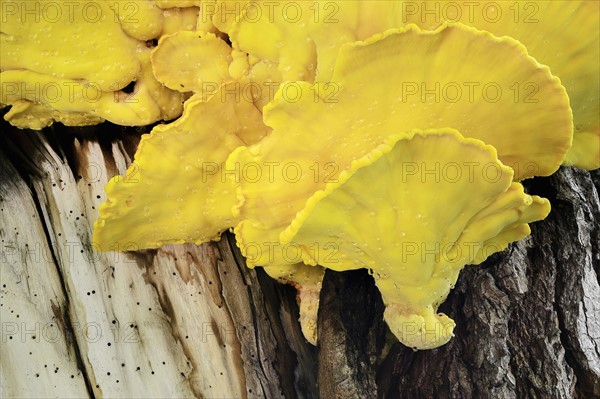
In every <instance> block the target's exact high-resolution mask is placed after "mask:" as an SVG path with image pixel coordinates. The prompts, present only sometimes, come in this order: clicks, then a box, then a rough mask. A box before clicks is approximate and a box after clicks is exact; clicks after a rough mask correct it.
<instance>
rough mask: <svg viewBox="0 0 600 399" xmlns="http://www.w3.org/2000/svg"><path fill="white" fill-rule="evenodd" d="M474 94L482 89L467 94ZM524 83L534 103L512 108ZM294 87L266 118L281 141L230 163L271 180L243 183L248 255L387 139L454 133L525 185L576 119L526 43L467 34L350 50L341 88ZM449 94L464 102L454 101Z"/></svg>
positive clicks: (555, 154)
mask: <svg viewBox="0 0 600 399" xmlns="http://www.w3.org/2000/svg"><path fill="white" fill-rule="evenodd" d="M454 54H461V57H460V58H456V57H454ZM408 59H410V62H408V61H407V60H408ZM506 60H510V62H505V64H506V65H504V67H503V68H497V67H496V65H498V63H500V62H503V61H506ZM469 82H471V83H473V84H474V85H476V86H477V89H475V86H474V85H473V86H472V87H471V88H472V89H473V90H470V89H468V88H467V86H469V85H470V83H469ZM515 83H516V84H518V85H525V84H528V83H531V84H535V85H536V87H537V88H538V89H539V98H538V99H537V101H535V102H527V101H525V100H524V99H523V98H521V99H520V100H519V101H515V99H514V97H513V94H512V93H511V92H510V86H512V85H514V84H515ZM295 84H296V85H297V87H298V89H297V92H299V93H301V94H302V95H301V96H299V97H298V98H296V99H294V101H289V97H286V92H285V90H284V88H282V89H280V90H279V91H278V92H277V94H276V97H275V100H274V101H273V102H272V103H270V104H269V105H268V106H266V107H265V108H264V110H263V113H264V120H265V123H266V124H267V125H268V126H270V127H272V128H273V132H272V133H271V134H270V135H269V136H268V137H266V138H265V139H264V140H262V141H260V142H259V143H257V144H255V145H254V146H252V147H248V148H239V149H237V150H236V151H235V152H234V153H232V155H231V156H230V157H229V159H228V164H229V168H233V167H238V168H241V169H244V167H245V166H246V165H255V164H256V165H259V169H260V170H262V171H265V173H262V175H261V176H260V177H259V178H258V179H253V180H249V179H245V180H244V179H243V180H242V181H241V182H240V189H239V190H240V193H241V195H242V196H243V197H244V199H245V201H244V203H243V206H242V207H241V209H240V212H241V214H242V218H243V221H242V222H241V223H240V224H239V225H238V226H237V227H236V229H235V232H236V236H237V239H238V244H239V246H240V248H241V250H242V253H244V254H247V250H248V248H249V247H250V246H249V244H250V243H261V242H267V243H269V242H272V241H277V237H278V235H279V233H280V232H281V231H282V230H283V229H285V228H286V227H287V226H288V225H289V223H290V222H291V220H292V219H293V218H294V216H295V214H296V212H298V211H300V210H302V208H303V207H304V205H305V202H306V199H307V198H308V197H309V196H310V195H312V194H313V193H314V192H315V191H317V190H319V189H322V188H323V187H324V185H325V183H327V181H328V180H329V181H332V180H335V179H336V178H337V177H338V176H339V173H340V172H342V171H344V170H347V169H348V168H349V166H350V164H351V162H352V161H354V160H355V159H357V158H360V157H362V156H364V155H365V154H367V153H368V152H369V151H370V150H371V149H372V148H373V147H374V146H377V145H379V144H380V143H382V142H384V141H385V140H386V138H387V137H388V136H389V135H390V134H393V133H396V132H399V131H407V130H410V129H414V128H420V129H427V128H444V127H451V128H456V129H457V130H459V131H460V132H461V133H462V134H463V135H464V136H465V137H474V138H478V139H480V140H482V141H483V142H485V143H486V144H491V145H493V146H494V147H495V148H496V150H497V151H498V158H499V159H500V160H501V161H502V162H503V163H504V164H506V165H508V166H511V167H513V169H514V170H515V179H518V180H521V179H524V178H527V177H532V176H534V175H548V174H551V173H553V172H554V171H556V169H557V168H558V167H559V165H560V163H561V162H562V160H563V158H564V155H565V153H566V151H567V149H568V148H569V145H570V143H571V137H572V117H571V112H570V108H569V103H568V98H567V95H566V93H565V90H564V88H563V87H562V86H561V85H560V82H559V80H558V79H557V78H555V77H554V76H552V75H551V74H550V72H549V70H548V68H546V67H544V66H542V65H540V64H538V63H537V62H536V61H535V60H534V59H532V58H531V57H529V56H528V55H527V52H526V51H525V49H524V48H523V47H522V46H521V45H520V44H519V43H518V42H516V41H514V40H512V39H510V38H501V39H499V38H496V37H494V36H492V35H490V34H489V33H486V32H481V31H477V30H474V29H472V28H468V27H465V26H463V25H449V26H443V27H441V28H439V29H438V30H436V31H421V30H420V29H419V28H417V27H415V26H409V27H407V28H404V29H399V30H391V31H388V32H386V33H385V34H383V35H377V36H375V37H373V38H372V39H369V40H368V41H365V42H357V43H353V44H349V45H345V46H342V48H341V50H340V52H339V56H338V58H337V64H336V68H335V71H334V74H333V80H332V82H329V83H318V84H315V85H311V84H309V83H306V82H297V83H295ZM485 85H488V89H486V88H485ZM443 87H449V88H453V89H456V90H463V91H460V92H457V91H453V94H452V97H451V98H449V97H447V96H444V95H443V94H442V93H443V89H442V88H443ZM492 87H493V88H494V89H489V88H492ZM436 88H438V89H439V91H438V90H437V89H436ZM426 90H429V92H426ZM448 90H449V91H448V93H450V89H448ZM488 90H489V92H488ZM492 92H493V93H494V94H493V96H494V97H493V98H492V97H491V96H492ZM501 93H502V94H501ZM449 95H450V94H448V96H449ZM540 143H544V144H543V145H540ZM274 166H275V167H277V168H278V169H277V170H275V171H274V173H272V174H271V173H266V172H267V171H269V170H272V169H273V167H274ZM291 166H293V168H290V167H291ZM286 168H287V169H286ZM290 173H293V175H291V176H290V175H289V174H290ZM296 174H297V176H296ZM260 252H261V254H262V255H263V256H262V257H258V256H255V257H253V258H252V259H249V263H250V264H259V265H281V264H285V263H286V259H285V257H284V256H283V255H281V254H279V255H278V254H276V255H275V256H272V255H271V254H270V252H269V250H268V248H266V247H263V249H262V251H260ZM267 254H268V256H267ZM287 263H294V262H287Z"/></svg>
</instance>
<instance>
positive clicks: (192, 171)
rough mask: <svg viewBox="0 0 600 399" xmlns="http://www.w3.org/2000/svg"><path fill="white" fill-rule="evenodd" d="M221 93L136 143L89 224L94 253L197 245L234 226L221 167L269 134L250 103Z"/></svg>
mask: <svg viewBox="0 0 600 399" xmlns="http://www.w3.org/2000/svg"><path fill="white" fill-rule="evenodd" d="M228 91H229V92H230V91H231V88H230V87H228V86H227V85H224V86H222V87H221V89H220V90H219V91H218V92H217V93H215V94H214V95H212V96H211V97H210V98H209V99H208V100H207V101H206V102H204V101H202V99H199V98H196V97H192V98H191V99H190V100H188V101H187V102H186V107H185V111H184V114H183V117H181V118H180V119H178V120H177V121H175V122H173V123H171V124H168V125H159V126H156V127H155V128H154V129H153V130H152V132H151V133H150V134H147V135H144V136H143V137H142V140H141V142H140V144H139V147H138V150H137V153H136V159H135V162H134V163H133V164H132V165H131V166H130V167H129V168H128V170H127V174H126V175H125V177H124V178H123V177H121V176H116V177H114V178H113V179H112V180H111V181H110V182H109V183H108V184H107V186H106V194H107V201H106V202H105V203H104V204H103V205H102V206H101V207H100V208H99V212H100V216H99V218H98V220H97V221H96V223H95V225H94V244H95V247H96V249H97V250H102V251H119V250H124V248H129V249H131V248H135V249H142V248H156V247H159V246H161V245H165V244H172V243H184V242H192V243H196V244H200V243H203V242H207V241H210V240H214V239H217V238H218V237H219V235H220V232H221V231H223V230H226V229H227V228H229V227H230V226H232V225H234V224H235V223H236V219H235V216H234V213H233V212H234V207H235V206H236V205H237V202H238V197H237V194H236V187H235V185H233V184H232V183H231V181H230V180H229V179H227V178H226V177H225V176H224V175H223V174H222V164H224V162H225V160H226V158H227V156H228V155H229V153H230V152H231V151H232V150H233V149H234V148H236V147H239V146H241V145H247V144H251V143H254V142H256V141H258V140H260V139H261V138H262V137H263V136H264V135H265V134H266V133H267V132H268V129H267V128H266V127H265V126H264V125H263V124H262V121H261V118H260V112H259V111H258V109H256V108H255V107H254V105H253V104H252V103H248V102H236V101H227V102H223V98H225V97H224V93H226V92H228ZM215 131H218V132H219V134H218V135H215V134H214V132H215ZM191 148H193V149H194V150H193V151H190V149H191Z"/></svg>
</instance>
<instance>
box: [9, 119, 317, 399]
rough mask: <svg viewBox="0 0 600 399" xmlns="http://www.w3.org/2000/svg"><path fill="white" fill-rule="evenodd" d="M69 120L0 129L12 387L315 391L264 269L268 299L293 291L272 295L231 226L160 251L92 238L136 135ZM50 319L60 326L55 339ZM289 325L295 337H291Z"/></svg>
mask: <svg viewBox="0 0 600 399" xmlns="http://www.w3.org/2000/svg"><path fill="white" fill-rule="evenodd" d="M73 130H74V131H73ZM73 130H72V131H71V132H69V131H67V132H60V131H58V132H57V131H50V132H47V133H46V134H45V135H44V134H41V135H40V134H39V133H29V132H22V131H9V132H6V133H5V136H3V140H4V143H3V146H2V147H1V148H2V149H3V151H2V152H3V154H2V155H0V156H1V157H2V162H1V163H0V164H1V165H3V168H2V170H1V175H2V180H1V181H2V185H1V186H0V187H1V191H0V192H1V193H2V194H1V195H2V205H1V208H2V212H0V226H2V230H1V233H0V236H1V238H2V240H3V241H2V253H1V256H2V284H3V285H5V286H3V287H2V302H1V303H2V308H1V311H2V313H0V317H1V320H2V326H3V330H2V333H3V334H2V338H3V341H2V347H3V350H2V353H3V355H2V361H1V362H0V364H1V367H2V389H3V393H5V394H6V395H8V396H25V397H27V396H36V397H66V396H70V397H82V396H86V395H88V394H89V395H90V396H106V397H134V396H135V397H221V398H231V397H280V396H282V395H283V394H285V396H288V397H289V396H292V395H295V392H305V393H306V395H307V396H308V397H311V396H313V395H311V393H310V392H311V389H312V390H313V391H314V375H313V374H311V373H308V372H307V371H306V370H310V367H307V366H306V364H308V363H310V362H313V363H314V359H315V355H314V351H312V352H311V351H310V349H308V350H307V348H308V347H309V345H307V344H306V343H305V342H304V340H303V339H302V340H301V339H300V338H301V337H302V335H301V333H300V329H299V326H298V324H297V317H298V315H297V309H295V303H294V294H293V292H292V290H290V289H288V290H285V289H282V288H281V287H277V284H276V283H275V282H274V281H271V280H268V279H267V278H265V277H263V278H262V279H261V280H262V281H263V284H264V285H265V286H266V288H267V289H268V290H270V291H271V294H270V298H271V301H272V302H273V303H275V302H276V301H279V302H282V303H284V304H285V306H283V308H282V309H279V308H276V307H273V306H271V305H269V306H267V305H266V304H265V303H264V301H263V300H262V290H261V288H260V283H259V279H258V277H257V274H256V272H255V271H252V270H247V269H246V268H245V267H242V263H241V262H242V259H241V258H240V257H239V253H237V254H235V255H234V250H235V249H234V247H232V245H234V244H233V243H232V242H230V241H229V240H228V239H227V238H224V239H222V240H221V242H219V243H210V244H206V245H202V246H195V245H180V246H166V247H164V248H161V249H160V250H155V251H139V252H137V251H130V252H127V253H122V252H109V253H103V254H100V253H97V252H95V251H94V250H93V248H92V247H91V244H90V238H91V227H92V223H93V221H94V220H95V218H96V217H97V207H98V205H99V204H100V203H101V202H102V201H103V199H104V193H103V187H104V185H105V184H106V182H107V180H108V179H109V178H110V177H112V176H113V175H115V174H117V173H121V174H122V173H124V170H125V168H126V166H127V164H129V163H130V162H131V158H130V155H131V153H132V151H133V150H134V148H135V143H133V145H131V144H132V143H131V142H129V143H127V140H123V141H121V140H115V141H112V142H111V140H108V141H107V140H100V141H99V140H97V139H96V138H95V137H94V136H93V134H94V133H96V132H97V129H95V128H90V129H79V130H77V129H73ZM65 133H67V134H69V133H71V134H72V133H75V134H76V136H77V137H73V136H71V137H70V138H68V137H64V136H61V135H64V134H65ZM55 135H56V136H59V137H55ZM123 139H125V137H124V138H123ZM133 141H134V142H135V140H133ZM51 143H53V144H54V145H51ZM125 147H129V151H130V153H129V154H128V153H127V151H126V150H125ZM11 148H12V149H15V151H16V150H17V149H18V148H24V149H25V150H26V151H25V152H24V153H23V154H21V156H26V157H27V159H29V160H30V161H32V162H31V163H30V164H29V166H26V165H25V164H22V163H21V162H22V161H24V159H23V158H22V157H21V156H19V155H18V154H16V153H12V154H7V153H6V150H10V149H11ZM15 164H16V166H18V167H17V168H15V167H14V166H13V165H15ZM19 168H20V171H19V170H18V169H19ZM19 172H20V173H19ZM21 174H22V175H24V176H25V178H26V179H28V184H26V183H25V182H24V181H23V178H22V177H21ZM28 186H29V187H31V189H29V188H28ZM122 249H124V250H134V249H136V246H135V243H131V245H130V246H128V247H127V248H122ZM235 256H238V259H237V260H236V259H235ZM38 294H39V295H38ZM34 295H35V296H34ZM290 309H291V312H292V313H291V314H293V311H294V310H295V312H296V313H295V314H293V315H291V314H290ZM17 318H18V319H17ZM282 320H283V321H282ZM19 321H20V323H21V324H19ZM48 325H52V326H58V327H59V328H60V331H57V332H56V333H55V336H56V335H58V338H57V341H56V342H54V341H49V337H48V336H47V335H48V332H46V330H45V329H49V328H50V327H47V326H48ZM284 325H285V327H284ZM44 328H45V329H44ZM34 329H37V330H35V331H38V332H37V334H36V333H35V332H33V333H31V331H34ZM40 332H41V334H40ZM288 337H289V338H290V340H292V341H297V342H298V343H297V344H296V345H293V346H292V347H293V349H291V348H290V347H289V346H288V345H287V339H288ZM28 352H31V353H32V355H28ZM27 356H29V357H27ZM294 364H295V366H294ZM44 365H47V367H44ZM294 369H297V371H296V373H291V371H292V370H294ZM55 370H56V371H57V372H56V373H55ZM71 375H74V377H73V378H71V377H70V376H71ZM310 378H313V380H312V382H311V381H308V380H309V379H310ZM63 379H64V380H65V381H66V382H67V383H68V385H65V382H63ZM69 387H70V388H69ZM86 387H87V388H86ZM311 387H312V388H311Z"/></svg>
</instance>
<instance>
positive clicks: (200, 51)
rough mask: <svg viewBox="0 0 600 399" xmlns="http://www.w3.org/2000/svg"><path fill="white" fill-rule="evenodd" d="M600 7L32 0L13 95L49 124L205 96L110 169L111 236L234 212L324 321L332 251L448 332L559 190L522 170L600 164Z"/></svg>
mask: <svg viewBox="0 0 600 399" xmlns="http://www.w3.org/2000/svg"><path fill="white" fill-rule="evenodd" d="M477 7H480V8H481V9H477ZM599 7H600V5H599V4H598V2H586V1H572V2H566V1H532V2H526V3H522V2H515V3H514V4H513V3H510V4H508V3H506V4H505V3H502V2H499V3H498V2H490V3H484V4H474V3H473V2H466V1H465V2H463V1H458V2H450V1H439V2H437V1H436V2H427V4H425V2H406V1H379V0H376V1H375V0H374V1H354V0H348V1H343V2H336V1H311V2H292V1H284V2H270V1H254V0H239V1H236V0H133V1H127V2H120V1H117V2H104V1H100V2H98V1H83V2H77V3H76V4H75V3H74V2H69V1H62V0H61V1H51V0H31V1H30V0H18V1H11V2H7V3H6V4H4V3H3V6H2V8H1V10H0V11H1V15H0V19H1V20H2V26H1V27H0V84H1V88H2V90H1V91H0V107H3V106H11V108H10V109H9V110H8V111H7V112H6V113H5V115H4V118H5V119H6V120H8V121H9V122H10V123H12V124H13V125H16V126H18V127H22V128H31V129H41V128H43V127H45V126H48V125H50V124H52V123H53V122H55V121H60V122H62V123H63V124H65V125H73V126H78V125H88V124H96V123H100V122H102V121H104V120H108V121H111V122H114V123H117V124H121V125H147V124H150V123H154V122H156V121H159V120H170V119H174V118H176V117H178V116H179V115H181V114H182V112H183V114H182V115H181V117H180V118H179V119H178V120H176V121H175V122H172V123H170V124H166V125H159V126H156V127H155V128H154V129H153V130H152V132H151V133H150V134H148V135H144V136H143V137H142V139H141V142H140V145H139V147H138V150H137V153H136V155H135V161H134V163H133V164H132V165H131V166H130V167H129V168H128V170H127V173H126V175H125V176H124V177H120V176H117V177H115V178H113V179H112V180H111V181H110V182H109V183H108V185H107V186H106V192H107V198H108V199H107V201H106V203H105V204H103V205H102V206H101V207H100V209H99V214H100V215H99V218H98V220H97V221H96V223H95V225H94V237H93V239H94V243H95V245H96V249H98V250H102V251H108V250H131V249H142V248H154V247H158V246H161V245H164V244H169V243H183V242H192V243H196V244H199V243H202V242H206V241H209V240H212V239H218V238H219V235H220V233H221V232H222V231H224V230H226V229H228V228H232V227H233V228H234V233H235V235H236V239H237V242H238V245H239V246H240V248H241V251H242V253H243V254H244V255H245V256H246V258H247V265H248V267H254V266H263V267H264V268H265V271H266V272H267V273H268V274H269V275H270V276H271V277H273V278H276V279H278V280H279V281H282V282H285V283H288V284H291V285H293V286H294V287H296V288H297V290H298V296H297V299H298V301H299V305H300V323H301V326H302V331H303V333H304V335H305V337H306V338H307V340H308V341H309V342H311V343H313V344H315V343H316V342H317V331H316V325H317V323H316V321H317V310H318V301H319V291H320V289H321V281H322V279H323V275H324V268H329V269H332V270H349V269H357V268H367V269H369V270H371V271H372V274H373V276H374V278H375V282H376V284H377V286H378V287H379V289H380V291H381V293H382V296H383V300H384V302H385V304H386V310H385V314H384V317H385V319H386V321H387V323H388V325H389V326H390V328H391V330H392V332H393V333H394V334H395V335H396V336H397V337H398V339H399V340H400V341H401V342H403V343H405V344H406V345H409V346H411V347H414V348H419V349H426V348H433V347H436V346H439V345H442V344H443V343H445V342H447V341H448V340H449V339H450V337H451V336H452V329H453V326H454V322H453V321H452V320H451V319H450V318H448V317H447V316H445V315H441V314H437V313H436V312H437V308H438V305H439V304H440V303H441V302H442V301H443V300H444V299H445V298H446V296H447V294H448V292H449V290H450V289H451V287H452V285H453V284H454V283H455V281H456V279H457V277H458V273H459V271H460V270H461V269H462V268H463V267H464V265H466V264H477V263H481V262H483V261H484V260H485V259H486V258H487V257H488V256H489V255H490V254H491V253H493V252H497V251H500V250H502V249H504V248H505V247H506V246H507V245H508V244H509V243H510V242H512V241H516V240H519V239H521V238H523V237H525V236H526V235H527V234H529V226H528V223H529V222H532V221H536V220H540V219H543V218H544V217H545V216H546V214H547V213H548V212H549V204H548V201H546V200H544V199H541V198H539V197H535V196H529V195H527V194H525V193H524V191H523V187H522V186H521V184H520V183H518V181H520V180H522V179H526V178H529V177H533V176H546V175H550V174H552V173H553V172H555V171H556V170H557V168H558V167H559V166H560V165H561V164H563V163H564V164H568V165H576V166H580V167H585V168H596V167H599V166H600V149H599V148H598V147H599V146H600V131H599V125H600V122H599V120H600V116H599V114H600V112H599V108H600V100H599V97H600V96H599V92H600V73H599V70H600V42H599V41H600V34H599V25H600V22H599V14H600V12H599V11H600V10H599ZM484 9H485V10H484ZM27 10H29V11H27ZM431 10H433V12H432V11H431ZM436 10H437V11H436ZM24 11H25V12H24ZM572 26H576V27H577V29H573V28H572ZM229 43H231V45H230V44H229ZM559 79H561V80H559ZM563 85H564V87H563ZM184 100H186V101H185V103H184Z"/></svg>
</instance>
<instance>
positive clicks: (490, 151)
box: [281, 129, 550, 349]
mask: <svg viewBox="0 0 600 399" xmlns="http://www.w3.org/2000/svg"><path fill="white" fill-rule="evenodd" d="M467 159H468V160H469V163H468V165H465V160H467ZM415 168H416V169H415ZM492 169H493V170H494V172H491V170H492ZM423 171H427V173H423ZM432 172H433V173H432ZM512 178H513V171H512V169H511V168H509V167H507V166H504V165H502V163H500V162H499V161H498V160H497V157H496V151H495V149H494V148H493V147H492V146H489V145H485V144H484V143H482V142H481V141H479V140H474V139H465V138H463V137H462V136H461V135H460V134H459V133H458V132H456V131H452V130H449V129H446V130H440V131H426V132H411V133H410V134H399V135H394V136H391V137H390V139H389V140H388V142H387V143H385V144H383V145H381V146H379V147H377V148H376V149H375V150H373V151H372V152H371V153H369V154H367V155H366V156H365V157H363V158H361V159H359V160H356V161H354V162H353V163H352V166H351V168H350V169H349V170H348V171H345V172H342V173H341V174H340V176H339V179H338V181H336V182H334V183H329V184H328V185H327V186H326V187H325V189H324V190H322V191H318V192H317V193H315V194H314V195H313V196H312V197H311V198H309V200H308V201H307V204H306V207H305V208H304V209H303V210H302V211H301V212H299V213H298V215H297V216H296V218H295V219H294V220H293V221H292V223H291V225H290V227H288V228H287V229H286V230H285V231H284V232H283V233H282V234H281V242H282V244H288V243H291V242H294V243H296V244H298V245H300V246H305V247H308V246H311V247H316V248H317V250H313V251H306V252H305V254H304V255H305V258H304V261H305V263H307V264H312V265H316V264H319V265H321V266H323V267H326V268H329V269H333V270H337V271H343V270H351V269H358V268H367V269H370V270H371V271H372V274H373V277H374V278H375V283H376V284H377V287H378V288H379V290H380V292H381V295H382V297H383V301H384V303H385V305H386V310H385V313H384V318H385V320H386V321H387V323H388V325H389V326H390V329H391V330H392V332H393V333H394V334H395V335H396V337H398V339H399V340H400V342H402V343H404V344H405V345H407V346H410V347H413V348H416V349H430V348H435V347H437V346H440V345H442V344H444V343H446V342H447V341H448V340H449V339H450V338H451V337H452V330H453V327H454V323H453V322H452V320H451V319H449V318H448V317H447V316H446V315H443V314H436V313H435V312H436V309H437V306H438V305H439V304H440V303H441V302H443V301H444V299H445V298H446V296H447V295H448V292H449V291H450V288H451V287H452V286H453V285H454V284H455V282H456V280H457V278H458V273H459V271H460V270H461V269H462V268H463V267H464V265H466V264H468V263H473V262H474V261H475V260H477V261H482V260H483V259H484V258H485V257H487V256H489V255H490V254H492V253H494V252H497V251H500V250H502V249H504V248H505V247H506V244H507V242H506V241H505V238H506V236H502V237H498V236H499V235H502V232H503V231H505V230H506V229H507V230H509V231H511V232H515V231H516V230H515V227H517V226H526V224H527V223H529V222H533V221H536V220H541V219H543V218H545V217H546V216H547V214H548V212H549V211H550V204H549V202H548V201H547V200H544V199H541V198H539V197H530V196H528V195H526V194H524V193H523V189H522V187H521V185H520V184H519V183H513V182H512ZM465 193H468V194H467V195H465ZM520 232H521V233H524V234H519V233H517V234H515V235H512V234H511V235H510V239H511V240H512V239H513V238H516V239H520V238H523V237H524V236H525V235H526V234H527V233H528V232H527V230H526V229H521V230H520ZM327 246H334V247H335V248H336V249H337V253H336V255H335V256H323V254H325V253H327V251H325V248H326V247H327ZM482 253H485V255H484V256H481V255H480V254H482Z"/></svg>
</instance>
